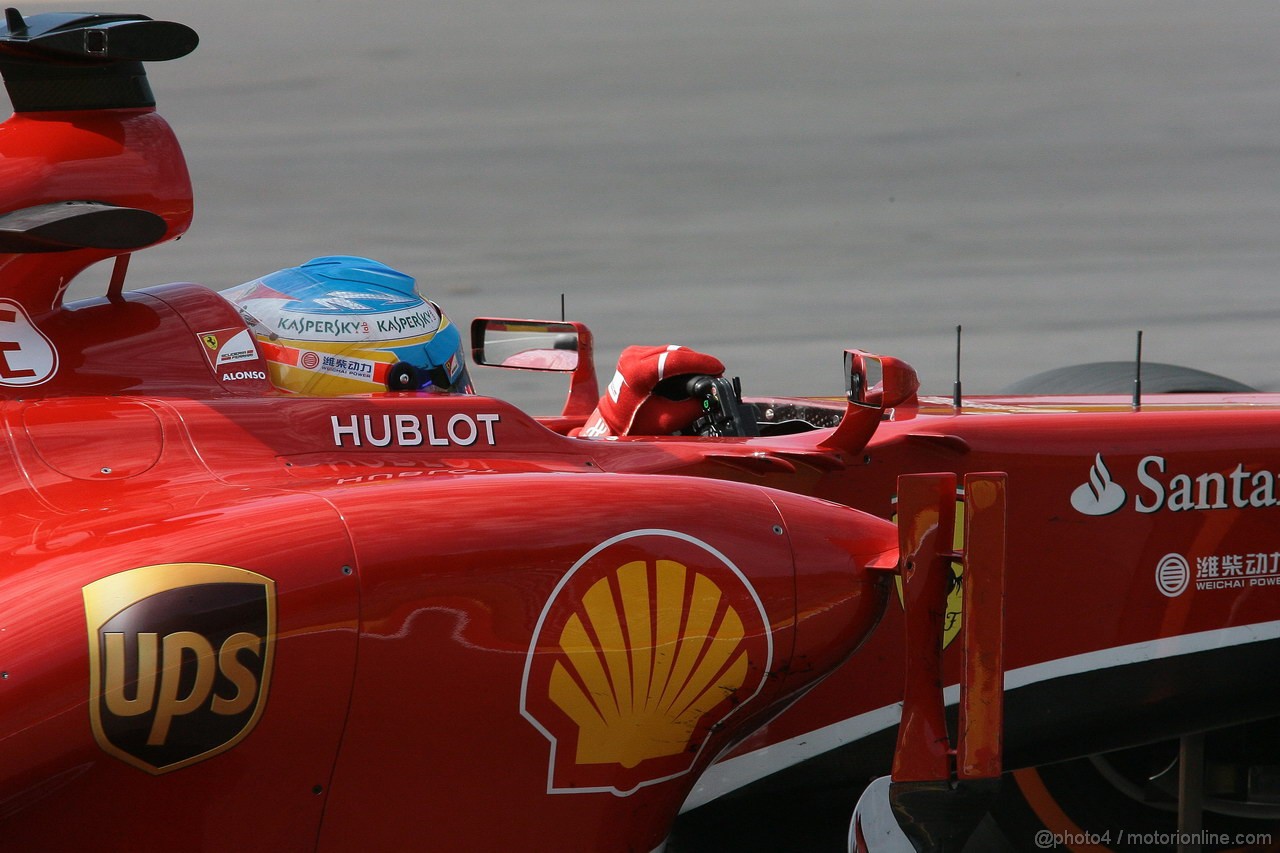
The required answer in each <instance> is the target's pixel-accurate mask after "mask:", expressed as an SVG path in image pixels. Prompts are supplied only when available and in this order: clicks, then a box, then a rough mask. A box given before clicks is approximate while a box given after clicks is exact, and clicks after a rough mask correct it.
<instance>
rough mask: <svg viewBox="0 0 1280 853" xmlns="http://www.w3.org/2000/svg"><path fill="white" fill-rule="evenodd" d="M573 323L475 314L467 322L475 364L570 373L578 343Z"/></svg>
mask: <svg viewBox="0 0 1280 853" xmlns="http://www.w3.org/2000/svg"><path fill="white" fill-rule="evenodd" d="M575 325H577V324H574V323H555V322H551V321H542V320H498V319H493V318H484V317H482V318H478V319H477V320H476V321H475V322H474V323H472V324H471V351H472V357H473V358H474V359H475V362H476V364H483V365H487V366H489V367H510V368H514V369H517V370H550V371H554V372H557V373H572V372H573V371H574V370H576V369H577V367H578V351H579V347H580V341H579V334H578V329H576V328H575Z"/></svg>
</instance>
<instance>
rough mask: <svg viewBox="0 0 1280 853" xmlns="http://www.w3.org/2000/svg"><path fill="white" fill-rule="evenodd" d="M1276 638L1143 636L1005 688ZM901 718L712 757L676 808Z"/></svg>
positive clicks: (1269, 630)
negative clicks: (721, 758) (716, 759)
mask: <svg viewBox="0 0 1280 853" xmlns="http://www.w3.org/2000/svg"><path fill="white" fill-rule="evenodd" d="M1277 637H1280V621H1275V622H1259V623H1256V624H1253V625H1241V626H1238V627H1235V628H1221V629H1218V630H1213V631H1201V632H1199V633H1196V634H1182V635H1179V636H1177V637H1165V638H1163V639H1159V640H1147V641H1145V642H1141V643H1133V644H1131V645H1127V646H1116V647H1114V648H1110V649H1101V650H1099V651H1096V652H1088V653H1086V654H1082V655H1075V656H1073V657H1068V658H1059V659H1058V660H1051V661H1045V662H1044V663H1037V664H1032V665H1031V666H1024V667H1022V668H1021V669H1012V670H1009V671H1008V672H1006V673H1005V674H1004V689H1005V690H1017V689H1018V688H1020V687H1026V686H1027V685H1030V684H1037V683H1039V682H1042V681H1052V680H1053V679H1055V678H1065V677H1067V676H1071V675H1079V674H1080V673H1084V672H1090V671H1093V670H1099V669H1110V668H1111V667H1116V666H1125V665H1127V664H1132V663H1142V662H1144V661H1152V660H1160V659H1163V658H1173V657H1180V656H1182V655H1189V654H1195V653H1196V652H1205V651H1211V650H1213V649H1222V648H1227V647H1229V646H1243V645H1247V644H1249V643H1258V642H1262V641H1264V640H1274V639H1276V638H1277ZM942 695H943V699H944V700H945V701H946V703H947V704H948V705H955V704H956V703H957V702H959V701H960V685H959V684H952V685H949V686H947V687H946V688H945V689H944V690H943V691H942ZM901 718H902V703H901V702H895V703H893V704H892V705H886V706H884V707H883V708H877V709H875V710H874V711H868V712H866V713H865V714H859V715H858V716H856V717H850V718H849V719H847V720H842V721H840V722H838V723H833V724H831V725H829V726H824V727H823V728H820V729H816V730H814V731H812V732H807V733H806V734H803V735H800V736H799V737H794V738H791V739H790V740H785V741H782V742H780V743H776V744H773V745H772V746H767V747H764V748H763V749H758V750H756V751H754V752H748V753H746V754H744V755H739V756H736V757H734V758H729V759H726V760H724V761H720V762H717V763H716V764H713V765H711V766H710V767H708V768H707V771H706V772H705V773H703V774H702V778H701V779H699V780H698V784H697V785H695V786H694V789H693V790H692V791H691V792H690V793H689V797H688V798H687V799H686V800H685V803H684V806H683V807H682V808H681V811H689V810H690V809H696V808H698V807H699V806H702V805H706V804H707V803H709V802H711V801H712V800H714V799H717V798H719V797H722V796H724V795H725V794H728V793H730V792H732V791H736V790H737V789H739V788H742V787H744V786H746V785H749V784H751V783H752V782H755V781H756V780H758V779H763V778H764V777H766V776H769V775H772V774H774V773H777V772H779V771H781V770H785V769H786V768H788V767H792V766H794V765H796V764H799V763H801V762H802V761H807V760H808V759H810V758H814V757H815V756H818V755H821V754H823V753H824V752H830V751H831V750H833V749H836V748H837V747H841V746H844V745H845V744H848V743H853V742H854V741H858V740H862V739H863V738H865V737H867V736H868V735H872V734H875V733H876V732H880V731H884V730H885V729H888V728H891V727H893V726H896V725H897V724H898V721H899V720H900V719H901Z"/></svg>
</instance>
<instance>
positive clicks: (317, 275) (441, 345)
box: [222, 255, 474, 397]
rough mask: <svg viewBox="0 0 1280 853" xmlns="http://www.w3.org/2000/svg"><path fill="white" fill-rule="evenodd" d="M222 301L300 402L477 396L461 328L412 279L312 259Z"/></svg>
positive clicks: (344, 259) (355, 261)
mask: <svg viewBox="0 0 1280 853" xmlns="http://www.w3.org/2000/svg"><path fill="white" fill-rule="evenodd" d="M222 295H223V296H224V297H225V298H226V299H228V300H229V301H230V302H231V303H232V304H234V305H235V306H236V307H237V308H238V309H239V310H240V315H241V316H242V317H243V318H244V320H245V323H247V324H248V326H249V329H250V330H251V331H252V332H253V334H254V336H255V337H256V338H257V339H258V348H259V349H260V350H261V352H262V355H263V357H264V358H266V360H267V364H268V367H269V370H270V377H271V381H272V383H273V384H275V386H276V387H277V388H280V389H281V390H283V391H289V392H292V393H295V394H308V395H314V396H325V397H328V396H336V395H342V394H367V393H369V392H372V391H387V390H391V391H417V390H422V389H426V390H435V391H446V392H449V391H451V392H454V393H461V394H472V393H474V389H473V388H472V385H471V378H470V376H469V375H468V374H467V361H466V351H465V350H464V349H463V347H462V335H461V333H460V332H459V331H458V327H457V326H455V325H454V324H453V323H451V322H450V321H449V318H448V317H446V316H445V314H444V312H443V311H441V310H440V308H439V307H438V306H436V304H435V303H434V302H432V301H431V300H429V299H424V298H423V297H422V296H421V295H420V294H419V293H418V291H417V290H416V289H415V288H414V285H413V278H412V276H408V275H405V274H404V273H402V272H398V271H396V270H393V269H392V268H391V267H389V266H387V265H386V264H381V263H379V262H377V261H371V260H369V259H368V258H356V257H350V256H347V255H332V256H328V257H323V258H314V259H312V260H310V261H307V262H306V263H305V264H303V265H302V266H298V267H290V268H289V269H283V270H280V271H278V272H273V273H270V274H269V275H264V276H263V277H262V278H258V279H254V280H253V281H250V282H247V283H245V284H241V285H239V286H237V287H233V288H230V289H229V290H224V291H222Z"/></svg>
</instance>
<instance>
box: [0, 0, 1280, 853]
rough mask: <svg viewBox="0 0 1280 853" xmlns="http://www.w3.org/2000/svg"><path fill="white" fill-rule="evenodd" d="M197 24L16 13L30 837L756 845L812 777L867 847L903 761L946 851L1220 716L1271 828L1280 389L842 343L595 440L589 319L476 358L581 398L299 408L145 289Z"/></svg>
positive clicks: (1231, 794)
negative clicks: (163, 107) (128, 283)
mask: <svg viewBox="0 0 1280 853" xmlns="http://www.w3.org/2000/svg"><path fill="white" fill-rule="evenodd" d="M195 45H196V37H195V34H194V33H193V32H191V31H190V30H189V29H187V28H185V27H183V26H181V25H179V24H170V23H165V22H157V21H152V20H150V19H147V18H144V17H142V16H137V15H83V14H73V15H62V14H53V13H50V14H41V15H33V16H29V17H27V18H23V17H22V16H21V15H19V14H18V13H16V12H13V11H12V10H11V11H10V12H9V13H8V17H7V26H6V29H5V31H4V33H2V34H0V70H3V72H4V74H5V79H6V83H7V85H8V88H9V92H10V96H11V98H12V99H13V101H14V105H15V109H16V112H15V115H14V116H13V117H12V118H10V119H9V120H8V121H7V122H6V123H5V124H4V125H2V126H0V421H3V425H4V432H3V438H2V439H0V443H2V444H3V450H0V509H2V511H3V518H4V529H3V542H4V551H3V553H4V556H5V560H4V564H3V568H2V569H0V847H3V848H6V849H15V850H29V849H75V848H79V847H82V846H84V845H85V844H87V843H89V840H90V839H92V842H93V843H94V844H95V846H98V847H102V848H106V849H122V850H123V849H129V850H191V849H205V850H229V849H236V850H272V851H277V850H286V849H315V850H353V849H360V850H374V849H380V850H404V849H474V850H497V849H548V850H563V849H589V850H612V849H617V850H646V851H647V850H654V849H658V848H660V847H662V846H663V845H664V844H665V843H667V842H668V840H670V844H671V846H672V848H673V849H691V848H692V849H697V848H707V847H709V846H714V845H715V844H716V842H714V841H708V838H712V837H717V838H719V841H720V843H725V842H726V840H727V839H733V840H732V841H730V842H728V843H731V844H732V845H733V846H737V847H743V848H745V847H748V846H750V845H751V844H752V843H755V844H758V845H761V846H766V847H767V846H773V845H775V841H774V840H773V839H772V836H770V835H769V834H768V833H767V832H759V831H758V830H759V828H760V822H761V816H762V815H763V814H765V813H766V812H767V810H768V808H769V807H770V805H771V804H772V805H774V806H775V807H776V804H778V803H786V804H788V805H787V809H788V811H790V812H791V813H793V814H795V815H798V816H799V819H800V821H801V822H802V823H809V824H812V823H813V822H814V821H816V819H817V818H816V817H814V816H815V815H817V814H818V813H819V812H821V811H822V810H823V809H824V808H825V803H824V797H825V798H830V797H836V798H839V800H840V803H841V805H840V806H839V807H838V808H837V811H839V812H840V815H841V820H840V822H839V823H840V825H839V832H840V833H841V838H840V839H839V841H840V843H841V845H843V843H844V838H843V832H844V827H845V826H846V825H847V823H848V817H849V815H850V814H851V813H852V811H853V806H854V802H855V801H856V799H857V796H858V793H859V791H860V790H861V789H862V788H863V787H865V786H866V784H867V782H868V781H869V780H870V779H872V778H873V777H876V776H884V775H888V774H890V773H891V772H892V777H893V783H892V785H890V789H891V794H890V799H891V800H892V801H893V806H894V808H896V810H897V812H898V818H897V820H898V822H899V823H901V824H902V825H903V827H904V829H905V831H906V832H907V833H908V834H909V835H910V836H911V837H912V838H913V839H914V843H915V844H917V845H920V846H921V847H922V849H923V848H931V849H958V845H961V844H963V843H964V839H965V838H966V837H967V836H968V833H969V830H971V829H972V825H973V823H975V822H976V821H977V819H978V818H979V817H981V815H982V814H984V813H985V812H986V810H987V808H988V807H989V806H991V805H992V804H993V803H995V805H996V809H997V813H999V812H1000V811H1001V809H1003V814H1004V817H1005V818H1007V819H1008V820H1007V821H1006V824H1005V825H1006V827H1009V826H1014V827H1015V828H1012V829H1007V832H1006V835H1007V836H1008V837H1009V838H1011V839H1014V838H1016V834H1017V832H1018V831H1019V830H1018V828H1017V827H1016V826H1015V824H1016V823H1017V822H1016V821H1015V820H1014V818H1015V817H1017V816H1018V815H1023V816H1025V815H1026V814H1027V813H1028V811H1029V812H1030V813H1031V815H1032V816H1033V817H1034V819H1035V820H1038V821H1039V822H1040V823H1039V824H1038V825H1041V826H1051V827H1053V828H1054V829H1055V830H1056V829H1059V828H1060V827H1057V826H1056V825H1054V824H1053V820H1054V819H1055V815H1061V814H1063V809H1064V808H1065V806H1064V804H1063V803H1062V802H1061V801H1060V800H1061V797H1059V796H1058V795H1056V794H1055V793H1054V792H1053V791H1051V790H1049V788H1048V787H1047V784H1046V782H1045V778H1042V777H1041V775H1039V771H1038V769H1037V768H1042V767H1044V766H1046V765H1051V764H1053V763H1055V762H1061V761H1066V760H1074V759H1081V758H1082V757H1085V756H1099V755H1101V754H1111V755H1113V756H1114V755H1116V754H1117V753H1115V751H1116V750H1122V749H1124V750H1136V751H1137V752H1136V754H1137V755H1138V756H1139V758H1140V759H1142V760H1148V759H1150V760H1154V759H1155V758H1156V757H1158V756H1159V755H1160V753H1159V749H1161V748H1163V747H1160V746H1159V744H1160V743H1162V742H1168V741H1170V740H1172V741H1175V742H1177V741H1178V740H1179V739H1182V740H1184V741H1185V740H1186V739H1187V738H1188V737H1201V738H1202V740H1203V736H1202V735H1201V734H1200V733H1203V732H1207V731H1211V730H1213V731H1219V732H1226V733H1228V734H1226V735H1223V736H1222V739H1221V741H1220V742H1219V741H1211V747H1212V748H1211V749H1210V752H1209V755H1210V756H1211V761H1213V762H1217V763H1218V764H1221V765H1223V766H1229V767H1230V768H1231V769H1232V770H1233V771H1234V772H1236V774H1237V776H1238V777H1239V778H1238V779H1236V780H1235V781H1232V782H1231V783H1230V784H1227V783H1222V784H1220V785H1218V786H1217V787H1214V788H1212V789H1211V790H1210V789H1208V788H1206V786H1205V785H1204V784H1201V785H1200V786H1199V788H1198V789H1197V790H1198V795H1197V797H1198V799H1197V801H1196V802H1195V803H1194V804H1192V806H1193V807H1189V806H1187V805H1186V804H1185V803H1184V808H1183V813H1184V814H1186V815H1190V814H1191V813H1192V812H1194V813H1195V814H1196V815H1203V816H1204V817H1205V819H1206V820H1207V821H1209V822H1210V823H1211V822H1212V821H1214V820H1217V819H1218V815H1219V814H1221V815H1230V816H1232V819H1234V820H1244V821H1252V820H1253V819H1268V818H1269V817H1271V815H1270V813H1269V812H1268V811H1267V806H1266V804H1267V803H1268V802H1270V801H1271V800H1272V799H1273V798H1274V796H1275V794H1276V791H1275V790H1273V787H1274V786H1273V784H1272V782H1270V781H1269V779H1270V777H1269V776H1268V775H1267V768H1269V767H1271V766H1272V764H1271V759H1270V754H1271V753H1270V752H1269V750H1270V749H1271V748H1272V744H1271V740H1272V737H1271V734H1270V733H1271V728H1270V727H1269V726H1267V725H1266V724H1265V721H1266V720H1268V719H1271V718H1274V717H1275V715H1276V714H1277V711H1280V694H1278V691H1277V689H1276V688H1275V687H1274V685H1273V683H1272V681H1271V679H1269V678H1267V677H1257V674H1262V673H1267V672H1269V670H1270V664H1271V663H1272V662H1273V661H1274V660H1275V659H1276V654H1277V649H1278V648H1280V646H1278V643H1280V639H1278V638H1280V589H1277V587H1278V586H1280V544H1278V540H1277V539H1276V536H1275V530H1276V524H1275V514H1276V513H1277V512H1280V509H1277V506H1278V505H1280V495H1277V486H1276V478H1277V477H1280V443H1278V442H1277V440H1276V435H1277V427H1278V426H1280V401H1277V400H1275V399H1273V398H1270V397H1267V396H1265V395H1253V394H1236V395H1231V396H1224V395H1217V396H1213V397H1209V396H1189V397H1178V398H1173V397H1148V398H1147V399H1145V400H1143V401H1142V402H1141V405H1136V404H1131V403H1130V402H1128V401H1125V400H1120V399H1118V398H1112V399H1098V398H1092V399H1084V398H1077V399H1070V398H1059V399H1043V398H1041V399H1029V398H1017V399H1015V398H1008V399H979V400H969V401H961V400H959V399H957V400H953V401H942V400H929V399H921V398H919V397H918V396H917V393H916V390H917V385H918V383H917V382H916V380H915V376H914V372H913V371H912V370H911V369H910V367H909V366H907V365H906V364H904V363H902V362H900V361H897V360H895V359H891V358H882V357H878V356H873V355H871V354H868V353H861V352H858V351H856V350H850V351H848V353H847V354H846V361H845V367H844V372H845V377H846V380H847V382H848V386H849V387H848V389H847V390H848V393H847V394H846V397H845V398H844V399H831V400H815V399H770V400H751V399H749V398H748V399H747V400H746V401H745V402H743V401H740V400H739V399H737V395H736V392H735V391H734V390H733V389H732V388H731V387H730V386H728V385H726V384H724V383H716V382H714V381H708V382H706V383H704V385H701V386H699V387H705V388H706V395H707V396H706V397H705V400H706V404H707V406H708V407H709V408H710V407H712V406H713V404H714V406H715V407H716V409H717V411H716V412H715V413H713V415H714V416H709V420H707V421H706V423H707V424H709V426H708V428H707V429H705V430H703V432H704V433H705V434H704V435H689V436H662V437H657V436H634V435H624V436H615V437H612V438H611V439H609V440H598V439H593V438H589V437H584V436H582V435H579V434H578V432H579V431H580V430H581V429H582V427H583V426H584V424H585V423H586V422H587V418H588V415H590V414H591V412H592V409H593V408H594V406H595V402H596V399H597V398H598V396H599V395H598V391H597V385H596V382H595V373H594V365H593V364H592V361H591V339H590V334H589V332H588V331H587V330H586V328H585V327H584V326H582V325H581V324H577V323H563V322H562V323H546V322H540V321H511V320H479V321H477V323H476V326H475V329H474V334H475V339H476V342H477V344H476V355H477V358H478V360H479V361H480V362H481V363H485V362H489V363H501V362H502V361H503V360H504V359H498V360H497V361H496V362H495V361H494V358H493V353H494V351H495V350H494V340H495V338H496V337H500V336H501V333H504V332H505V333H511V332H512V331H513V330H514V331H516V332H521V333H523V332H533V333H542V334H545V335H549V336H550V338H549V340H553V341H555V342H556V343H555V344H554V345H552V346H550V347H548V349H547V350H546V352H543V353H542V354H538V353H537V352H535V351H532V350H530V351H526V352H524V353H522V354H519V355H518V356H511V357H509V358H506V359H505V361H506V364H507V366H512V367H520V368H529V367H534V368H538V367H542V368H545V369H551V370H564V371H567V372H571V373H572V374H573V385H572V389H571V392H570V396H569V400H568V403H567V404H566V407H565V410H564V412H562V413H561V414H560V415H559V416H556V417H542V418H535V417H533V416H530V415H528V414H526V413H524V412H522V411H520V410H519V409H517V408H516V407H514V406H512V405H510V404H508V403H505V402H503V401H501V400H497V399H493V398H488V397H483V396H471V395H439V394H422V393H402V392H387V393H385V394H374V395H365V396H353V397H332V398H323V397H297V396H288V395H285V394H281V393H280V392H278V391H276V390H275V389H274V388H273V386H272V385H271V383H270V382H269V381H268V375H267V368H266V365H265V361H264V359H263V356H262V354H261V352H260V351H259V350H258V348H257V346H256V344H255V342H254V338H253V336H252V335H251V334H250V333H249V330H248V327H247V326H246V324H245V320H244V318H243V317H242V316H241V314H240V313H239V312H237V310H236V309H235V307H234V306H233V305H231V304H230V303H229V302H227V301H226V300H224V299H223V298H221V297H220V296H219V295H218V294H216V293H214V292H212V291H210V290H208V289H207V288H205V287H202V286H200V285H196V284H168V285H162V286H158V287H148V288H144V289H142V290H138V291H126V290H125V288H124V286H123V284H124V277H125V273H126V271H127V266H128V257H129V254H130V253H131V252H133V251H137V250H140V249H143V248H146V247H147V246H150V245H154V244H155V243H157V242H161V241H164V240H168V239H173V238H175V237H177V236H179V235H181V234H182V233H183V232H184V231H185V230H186V229H187V227H188V225H189V224H190V219H191V209H192V192H191V185H190V179H189V177H188V174H187V170H186V167H185V164H184V160H183V156H182V152H181V150H180V148H179V146H178V144H177V141H176V139H175V137H174V135H173V133H172V131H171V130H170V128H169V127H168V125H167V124H166V123H165V122H164V120H163V119H161V118H160V117H159V116H158V115H157V113H156V112H155V108H154V100H153V99H152V97H151V94H150V89H149V87H148V85H147V82H146V77H145V74H144V73H143V71H142V63H143V62H144V61H154V60H164V59H173V58H178V57H180V56H182V55H185V54H186V53H188V52H190V51H191V50H192V49H194V47H195ZM112 258H114V259H116V260H115V273H114V275H113V276H112V280H111V283H110V285H109V288H108V292H107V293H106V294H105V295H104V296H103V297H102V298H98V299H92V300H87V301H84V302H79V303H70V304H64V303H63V299H62V296H63V293H64V292H65V290H66V287H67V285H68V284H69V282H70V281H71V280H72V279H73V278H74V277H75V276H76V275H78V274H79V273H80V272H81V271H83V270H84V269H86V268H87V267H89V266H91V265H92V264H95V263H98V262H101V261H104V260H110V259H112ZM486 334H487V335H488V336H489V338H488V345H487V346H486V343H485V340H486V339H485V335H486ZM566 340H567V341H568V343H567V345H565V346H560V344H561V343H564V341H566ZM566 353H571V355H567V354H566ZM691 387H692V386H691ZM1006 490H1007V494H1008V504H1007V507H1006V499H1005V495H1006ZM961 574H963V582H962V581H961V580H960V575H961ZM944 685H945V689H944ZM957 704H958V708H959V710H958V713H959V715H960V719H959V724H958V726H957V725H956V722H955V721H954V720H950V721H949V720H948V714H949V713H956V711H955V708H956V707H957ZM948 708H951V709H952V711H951V712H948V711H947V710H946V709H948ZM900 722H901V725H899V723H900ZM949 728H950V729H951V731H953V732H954V733H955V737H954V738H952V737H951V736H950V735H949V734H948V730H949ZM895 733H896V746H895ZM1211 737H1213V736H1211ZM953 740H954V747H953V744H952V741H953ZM1152 744H1156V746H1152ZM1134 754H1135V753H1132V752H1131V753H1126V755H1130V756H1132V755H1134ZM1133 760H1134V761H1138V759H1133ZM1112 763H1113V765H1114V764H1115V760H1113V762H1112ZM1112 769H1113V770H1114V773H1115V775H1116V776H1118V777H1125V776H1126V773H1128V768H1120V769H1115V768H1114V766H1113V768H1112ZM1002 774H1004V775H1005V783H1004V788H1005V791H1006V793H1001V794H1000V795H999V798H998V799H993V797H995V794H994V790H995V789H994V783H995V781H996V780H997V779H999V778H1000V777H1001V775H1002ZM1130 775H1132V774H1130ZM1234 778H1235V777H1233V779H1234ZM1215 784H1217V783H1215ZM1193 787H1194V786H1193ZM1009 791H1012V792H1013V793H1012V794H1009V793H1007V792H1009ZM957 792H959V793H957ZM960 794H966V795H972V796H970V797H969V799H968V800H965V801H966V802H968V801H969V800H972V801H973V802H975V803H977V805H976V806H974V807H972V808H970V807H968V806H964V807H958V808H956V809H954V810H953V812H952V813H951V814H950V815H949V816H947V817H946V818H945V819H944V820H942V821H938V820H933V819H931V818H930V817H929V816H930V815H931V814H932V813H933V812H934V811H936V809H932V808H931V805H930V804H936V803H937V802H946V803H951V804H955V803H957V802H960V800H964V799H965V798H964V797H961V796H960ZM1117 796H1119V795H1117ZM958 797H959V799H957V798H958ZM1010 797H1012V798H1013V801H1014V804H1013V805H1010V804H1009V798H1010ZM921 798H923V799H921ZM1176 800H1177V798H1176V796H1175V797H1174V798H1173V801H1174V802H1175V809H1174V810H1175V811H1176ZM920 802H925V803H926V805H925V806H919V805H917V804H918V803H920ZM1157 805H1160V804H1157ZM1165 805H1167V804H1165ZM1227 806H1230V808H1227ZM142 807H144V808H145V810H146V812H147V815H148V817H147V818H146V819H142V818H141V817H140V813H139V809H140V808H142ZM1019 809H1021V811H1019ZM682 811H683V815H681V812H682ZM1135 814H1136V812H1135ZM69 815H74V816H75V819H74V820H72V819H69ZM1144 815H1145V813H1144ZM1075 819H1076V820H1077V821H1081V822H1082V821H1083V820H1084V818H1083V817H1076V818H1075ZM1137 819H1138V818H1137V817H1134V820H1137ZM1142 819H1144V820H1145V819H1146V817H1145V816H1144V817H1143V818H1142ZM778 823H781V822H780V821H779V822H778ZM1249 825H1251V826H1252V825H1253V824H1252V823H1250V824H1249ZM708 827H713V829H711V830H710V831H708V829H707V828H708ZM1135 829H1137V827H1135ZM788 831H790V830H788ZM860 832H861V830H858V829H857V827H855V832H854V837H853V839H852V841H851V842H850V843H851V844H853V846H855V847H857V846H858V845H863V846H866V845H867V844H868V843H869V842H868V840H867V839H866V838H865V837H862V836H861V835H860V834H859V833H860ZM735 833H736V836H737V837H735ZM1022 841H1025V838H1024V839H1022ZM1013 843H1014V844H1015V845H1019V844H1020V843H1021V842H1019V841H1017V840H1015V841H1014V842H1013ZM872 847H873V849H874V843H872Z"/></svg>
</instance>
